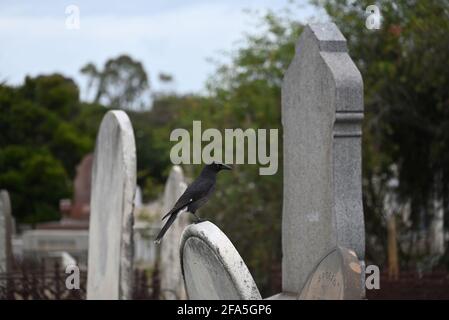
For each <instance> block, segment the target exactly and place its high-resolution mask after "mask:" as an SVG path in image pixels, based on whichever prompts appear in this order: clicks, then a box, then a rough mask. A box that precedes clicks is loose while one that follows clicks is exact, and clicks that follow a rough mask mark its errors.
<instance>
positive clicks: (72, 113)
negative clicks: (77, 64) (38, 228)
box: [0, 74, 93, 223]
mask: <svg viewBox="0 0 449 320" xmlns="http://www.w3.org/2000/svg"><path fill="white" fill-rule="evenodd" d="M79 112H80V104H79V100H78V87H77V86H76V85H75V83H74V82H73V81H72V80H71V79H68V78H65V77H63V76H61V75H58V74H54V75H48V76H38V77H35V78H30V77H27V78H26V79H25V82H24V84H23V85H22V86H19V87H10V86H8V85H2V86H0V115H1V116H0V131H1V133H2V134H1V135H0V188H5V189H7V190H8V191H9V192H10V193H11V197H12V200H13V201H12V207H13V214H14V215H15V216H16V217H17V218H18V220H19V222H29V223H37V222H40V221H47V220H55V219H58V218H59V200H60V199H62V198H65V197H70V196H71V191H72V190H71V183H70V179H73V177H74V175H75V166H76V164H77V163H78V162H79V161H80V160H81V158H82V157H83V155H84V154H86V153H87V152H89V151H91V150H92V148H93V138H91V137H90V136H88V135H86V134H84V133H83V132H82V131H81V130H78V128H77V127H76V126H74V125H73V124H72V120H73V119H74V118H75V117H76V116H77V114H78V113H79Z"/></svg>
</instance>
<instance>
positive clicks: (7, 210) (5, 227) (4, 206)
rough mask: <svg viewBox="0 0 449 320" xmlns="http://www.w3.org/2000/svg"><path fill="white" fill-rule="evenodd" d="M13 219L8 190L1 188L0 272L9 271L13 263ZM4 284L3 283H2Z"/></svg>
mask: <svg viewBox="0 0 449 320" xmlns="http://www.w3.org/2000/svg"><path fill="white" fill-rule="evenodd" d="M12 229H13V220H12V215H11V201H10V199H9V193H8V191H6V190H0V273H4V272H8V271H9V270H10V268H11V264H12V259H13V255H12V244H11V237H12V233H13V230H12ZM0 285H3V283H0Z"/></svg>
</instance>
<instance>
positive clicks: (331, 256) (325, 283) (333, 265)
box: [299, 247, 363, 300]
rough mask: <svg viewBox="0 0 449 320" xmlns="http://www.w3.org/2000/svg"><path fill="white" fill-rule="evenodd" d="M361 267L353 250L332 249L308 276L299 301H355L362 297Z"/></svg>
mask: <svg viewBox="0 0 449 320" xmlns="http://www.w3.org/2000/svg"><path fill="white" fill-rule="evenodd" d="M361 272H362V267H361V265H360V262H359V259H358V258H357V255H356V253H355V252H354V251H353V250H349V249H346V248H343V247H336V248H334V249H332V250H331V251H330V252H329V253H328V254H327V255H325V257H324V258H323V259H322V260H321V261H320V262H319V263H318V264H317V266H316V267H315V269H314V270H313V271H312V273H311V274H310V275H309V277H308V279H307V281H306V284H305V286H304V288H303V289H302V291H301V293H300V295H299V299H301V300H303V299H305V300H348V299H349V300H356V299H361V298H362V296H363V290H362V283H361V281H360V279H361V278H360V274H361Z"/></svg>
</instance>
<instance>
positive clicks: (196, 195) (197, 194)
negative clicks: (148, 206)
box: [162, 176, 215, 220]
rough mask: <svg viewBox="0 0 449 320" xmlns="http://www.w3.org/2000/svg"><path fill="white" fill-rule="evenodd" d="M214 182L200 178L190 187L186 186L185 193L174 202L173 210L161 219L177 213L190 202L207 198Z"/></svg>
mask: <svg viewBox="0 0 449 320" xmlns="http://www.w3.org/2000/svg"><path fill="white" fill-rule="evenodd" d="M214 185H215V181H214V180H212V179H202V177H201V176H200V177H198V178H197V179H196V180H195V181H193V182H192V184H191V185H189V186H188V188H187V189H186V191H184V193H183V194H182V195H181V197H179V199H178V201H176V203H175V205H174V206H173V209H171V210H170V212H168V213H167V214H166V215H165V216H164V217H163V218H162V220H164V219H165V218H166V217H168V216H169V215H171V214H172V213H174V212H177V211H179V210H181V209H183V208H185V207H186V206H188V205H189V204H191V203H192V202H195V201H197V200H199V199H201V198H203V197H205V196H207V195H208V194H209V192H210V190H211V189H212V188H213V187H214Z"/></svg>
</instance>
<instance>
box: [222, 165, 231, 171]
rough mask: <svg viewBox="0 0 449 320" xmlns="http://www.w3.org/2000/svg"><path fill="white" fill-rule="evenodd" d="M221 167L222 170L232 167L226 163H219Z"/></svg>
mask: <svg viewBox="0 0 449 320" xmlns="http://www.w3.org/2000/svg"><path fill="white" fill-rule="evenodd" d="M221 168H222V169H223V170H232V168H231V167H230V166H228V165H227V164H222V165H221Z"/></svg>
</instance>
